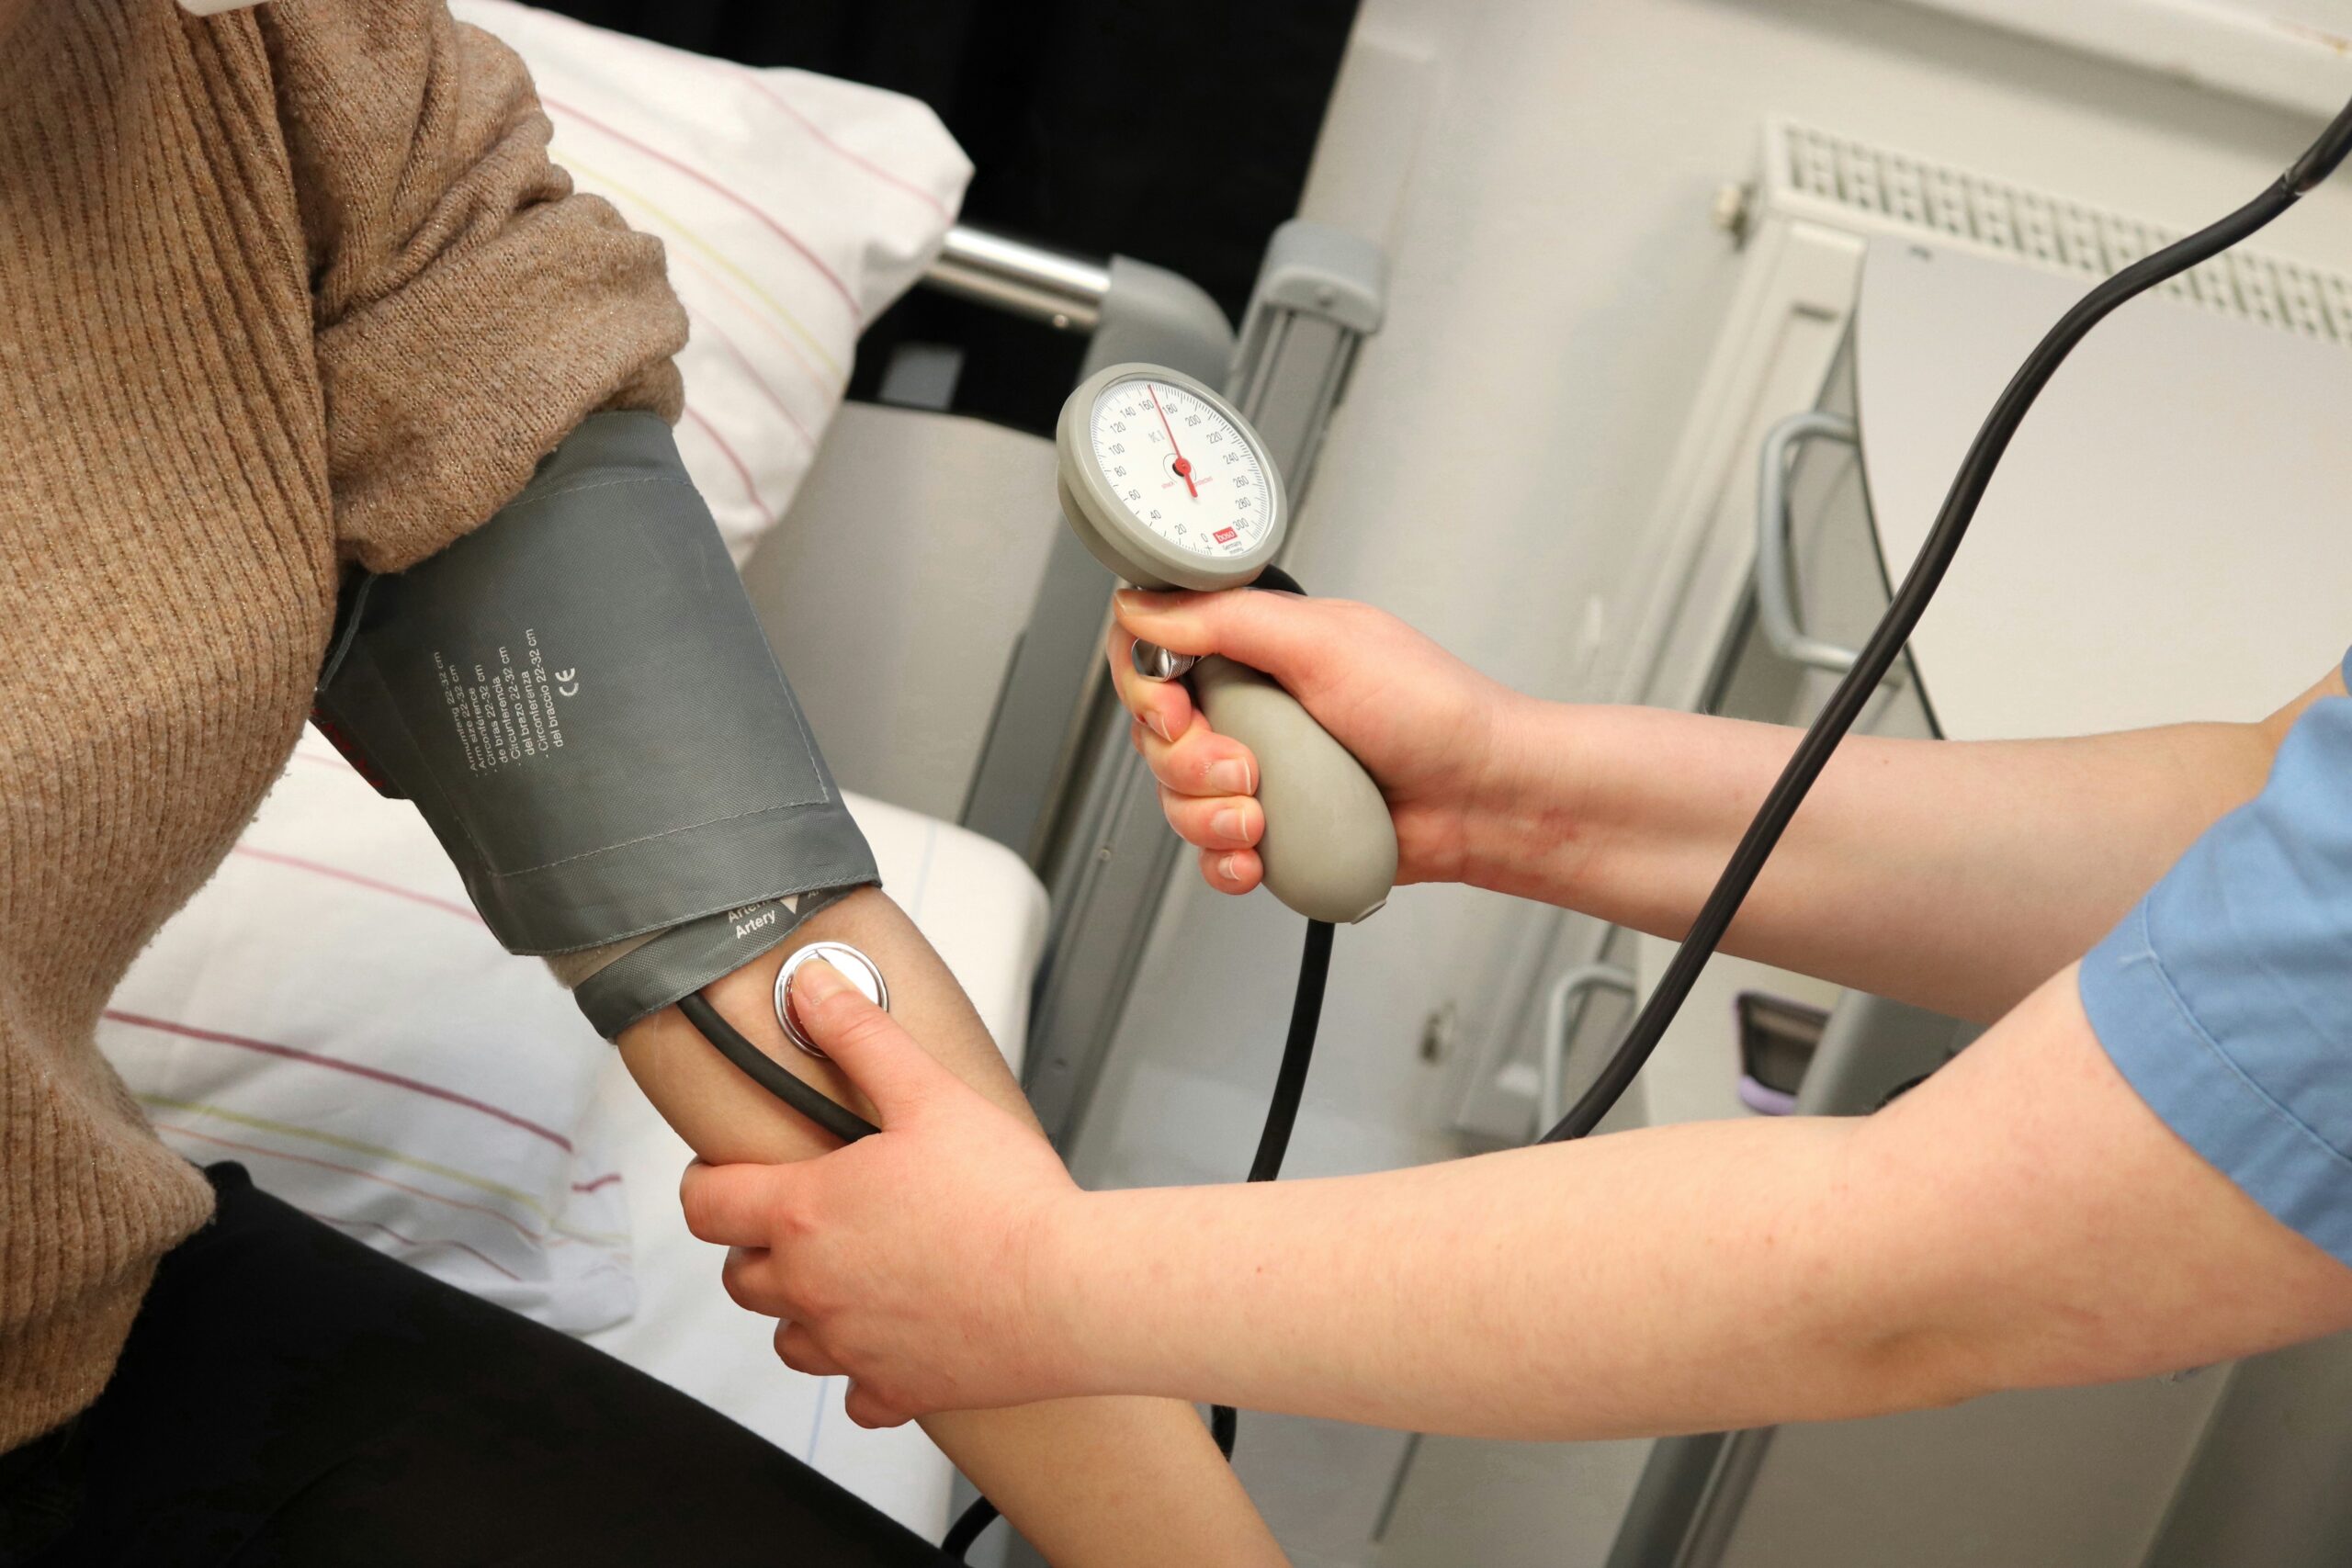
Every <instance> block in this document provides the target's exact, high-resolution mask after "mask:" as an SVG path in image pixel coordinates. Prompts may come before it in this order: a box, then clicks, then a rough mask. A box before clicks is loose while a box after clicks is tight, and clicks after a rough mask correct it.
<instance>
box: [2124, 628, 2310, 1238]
mask: <svg viewBox="0 0 2352 1568" xmlns="http://www.w3.org/2000/svg"><path fill="white" fill-rule="evenodd" d="M2345 667H2346V679H2347V680H2352V655H2347V656H2346V660H2345ZM2082 998H2083V1007H2084V1010H2086V1012H2088V1013H2089V1015H2090V1021H2091V1027H2092V1028H2093V1029H2095V1030H2097V1031H2098V1038H2099V1042H2100V1043H2101V1044H2103V1045H2104V1046H2106V1048H2107V1053H2108V1055H2109V1056H2110V1057H2112V1058H2113V1059H2114V1062H2115V1065H2116V1066H2117V1067H2119V1068H2120V1069H2121V1071H2122V1073H2123V1076H2124V1077H2126V1078H2127V1079H2129V1080H2130V1081H2131V1087H2132V1088H2133V1089H2136V1090H2138V1091H2139V1093H2140V1096H2141V1098H2142V1099H2143V1100H2146V1101H2147V1102H2148V1104H2149V1106H2150V1107H2151V1108H2152V1109H2154V1111H2155V1112H2156V1114H2157V1115H2159V1116H2161V1117H2163V1118H2164V1119H2165V1122H2167V1123H2169V1124H2170V1125H2171V1127H2172V1129H2173V1130H2174V1131H2175V1132H2177V1133H2178V1134H2180V1135H2181V1136H2182V1137H2183V1138H2184V1139H2186V1140H2188V1143H2189V1145H2191V1146H2192V1147H2194V1148H2195V1149H2196V1150H2197V1151H2198V1153H2199V1154H2201V1155H2203V1156H2205V1157H2206V1158H2207V1159H2208V1160H2211V1162H2212V1163H2213V1164H2214V1165H2215V1166H2216V1167H2218V1168H2220V1169H2221V1170H2222V1172H2223V1173H2225V1174H2226V1175H2228V1176H2229V1178H2230V1179H2232V1180H2233V1181H2235V1182H2236V1183H2237V1184H2238V1186H2239V1187H2241V1188H2242V1189H2244V1190H2245V1192H2246V1193H2247V1195H2249V1196H2250V1197H2252V1198H2253V1199H2254V1200H2255V1201H2256V1202H2258V1203H2260V1204H2261V1205H2262V1206H2263V1207H2264V1208H2266V1209H2267V1210H2269V1211H2270V1213H2273V1214H2275V1215H2277V1216H2278V1219H2279V1220H2281V1221H2283V1222H2284V1223H2285V1224H2288V1225H2290V1226H2292V1227H2293V1228H2294V1229H2296V1230H2298V1231H2300V1232H2301V1233H2302V1234H2303V1235H2307V1236H2309V1237H2310V1238H2311V1239H2312V1240H2313V1241H2315V1242H2317V1243H2318V1244H2319V1245H2320V1246H2321V1247H2325V1248H2326V1249H2327V1250H2328V1251H2329V1252H2331V1253H2333V1254H2334V1255H2335V1257H2336V1258H2337V1259H2338V1260H2339V1261H2342V1262H2344V1263H2346V1264H2352V698H2345V697H2328V698H2324V699H2322V700H2321V701H2319V702H2317V703H2315V704H2313V705H2312V706H2311V708H2310V709H2309V710H2307V711H2306V712H2305V713H2304V714H2303V715H2302V716H2301V718H2299V719H2298V720H2297V721H2296V723H2295V726H2294V728H2292V729H2291V730H2290V731H2289V732H2288V735H2287V739H2286V741H2285V743H2284V744H2283V745H2281V746H2280V747H2279V749H2278V760H2277V761H2276V762H2275V763H2274V764H2273V765H2272V768H2271V773H2270V781H2269V783H2268V784H2267V785H2266V786H2265V787H2264V789H2263V791H2262V793H2261V795H2258V796H2256V798H2255V799H2253V800H2251V801H2249V802H2247V803H2246V804H2245V806H2243V807H2239V808H2238V809H2237V810H2235V811H2233V812H2231V813H2230V814H2229V815H2228V816H2227V817H2224V818H2222V819H2221V820H2220V821H2219V822H2216V823H2215V824H2214V825H2213V826H2212V827H2211V829H2208V830H2207V832H2206V834H2205V836H2204V837H2203V838H2201V839H2199V840H2197V842H2196V843H2195V844H2193V845H2191V846H2190V848H2189V850H2188V853H2186V854H2184V855H2182V856H2181V858H2180V861H2179V863H2177V864H2176V865H2175V866H2174V867H2173V868H2172V870H2171V871H2169V872H2167V873H2166V874H2165V878H2164V880H2163V881H2161V882H2159V883H2157V884H2156V886H2154V887H2153V888H2151V889H2150V890H2149V892H2148V895H2147V897H2144V898H2143V899H2142V900H2141V901H2140V904H2139V907H2138V908H2134V909H2133V910H2132V911H2131V914H2129V915H2127V916H2125V917H2124V919H2123V922H2122V923H2121V924H2120V925H2119V926H2117V927H2116V928H2115V930H2114V931H2113V932H2111V933H2110V934H2109V936H2108V938H2107V939H2106V940H2105V941H2104V942H2100V943H2099V944H2098V946H2097V947H2095V948H2093V949H2092V950H2091V952H2090V953H2089V955H2088V956H2087V957H2086V958H2085V959H2084V960H2083V966H2082Z"/></svg>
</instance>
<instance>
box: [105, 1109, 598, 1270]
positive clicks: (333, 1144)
mask: <svg viewBox="0 0 2352 1568" xmlns="http://www.w3.org/2000/svg"><path fill="white" fill-rule="evenodd" d="M138 1100H139V1103H140V1104H141V1105H152V1106H155V1107H157V1108H159V1109H161V1110H164V1111H193V1112H195V1113H196V1114H197V1115H199V1116H211V1117H217V1118H218V1119H220V1121H223V1122H233V1123H234V1124H236V1125H237V1126H240V1127H252V1128H255V1129H257V1130H259V1131H261V1132H264V1133H277V1134H282V1135H283V1136H286V1137H289V1138H303V1139H307V1140H308V1141H310V1142H311V1143H314V1144H324V1145H327V1146H328V1147H329V1148H336V1149H342V1150H344V1151H345V1152H346V1153H349V1154H356V1155H367V1156H371V1157H372V1158H376V1159H381V1160H390V1162H391V1163H392V1164H394V1165H404V1166H406V1167H408V1168H410V1169H411V1170H421V1171H424V1172H426V1173H427V1174H429V1175H433V1176H438V1177H443V1178H446V1179H448V1180H451V1181H456V1182H461V1183H463V1184H464V1185H466V1186H468V1187H471V1188H474V1189H476V1190H479V1191H482V1192H489V1193H492V1194H494V1195H495V1196H497V1197H501V1198H504V1199H507V1200H509V1201H513V1202H516V1203H520V1204H521V1205H523V1207H525V1208H526V1209H528V1210H530V1211H531V1213H535V1214H537V1215H538V1216H539V1218H541V1219H542V1220H545V1221H546V1222H547V1223H548V1228H550V1229H557V1226H556V1223H555V1219H556V1216H555V1211H554V1210H552V1209H549V1208H548V1206H547V1205H546V1204H545V1203H543V1202H541V1201H539V1200H538V1199H537V1198H534V1197H532V1196H531V1195H530V1194H529V1193H528V1192H526V1191H524V1190H521V1189H520V1188H516V1187H509V1186H507V1185H505V1184H504V1183H503V1182H498V1181H492V1180H491V1179H489V1178H488V1177H484V1176H475V1175H472V1174H471V1173H469V1172H467V1171H462V1170H458V1169H457V1168H454V1167H450V1166H446V1165H438V1164H435V1162H434V1161H432V1160H429V1159H417V1158H415V1157H414V1156H410V1155H404V1154H401V1152H399V1151H398V1150H397V1149H387V1148H382V1147H379V1145H375V1144H363V1143H361V1142H360V1141H359V1140H358V1139H356V1138H346V1137H344V1136H343V1135H342V1134H336V1133H323V1132H321V1131H320V1130H319V1129H318V1128H316V1127H301V1126H297V1125H296V1124H294V1123H293V1122H273V1121H271V1120H270V1119H269V1118H268V1117H266V1116H248V1115H247V1114H245V1113H244V1112H243V1111H231V1110H229V1109H228V1108H226V1107H225V1106H220V1105H207V1104H205V1103H203V1102H202V1101H201V1100H171V1099H167V1098H165V1097H164V1096H163V1095H160V1094H142V1095H140V1096H139V1097H138ZM557 1234H559V1235H569V1236H572V1237H575V1238H576V1239H578V1240H581V1241H590V1242H597V1243H601V1244H605V1245H608V1246H616V1247H617V1246H623V1245H626V1244H627V1242H628V1239H629V1238H628V1236H626V1235H620V1234H618V1233H616V1232H604V1231H571V1230H560V1229H557Z"/></svg>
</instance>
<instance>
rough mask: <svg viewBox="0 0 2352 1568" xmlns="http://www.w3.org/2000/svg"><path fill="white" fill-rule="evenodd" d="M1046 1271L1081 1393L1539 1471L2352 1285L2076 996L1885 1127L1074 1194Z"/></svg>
mask: <svg viewBox="0 0 2352 1568" xmlns="http://www.w3.org/2000/svg"><path fill="white" fill-rule="evenodd" d="M1041 1263H1042V1264H1043V1268H1042V1269H1041V1270H1040V1271H1041V1273H1043V1274H1045V1275H1046V1277H1047V1278H1049V1279H1052V1280H1056V1281H1057V1284H1056V1285H1055V1287H1054V1290H1053V1294H1052V1295H1051V1296H1050V1297H1049V1306H1048V1311H1049V1312H1050V1314H1051V1321H1050V1324H1049V1325H1046V1326H1047V1327H1048V1328H1049V1330H1050V1340H1049V1342H1050V1343H1056V1344H1066V1345H1067V1346H1068V1349H1067V1351H1066V1352H1065V1356H1066V1359H1067V1365H1068V1368H1069V1383H1068V1384H1061V1383H1057V1386H1078V1387H1105V1388H1127V1389H1145V1390H1152V1391H1156V1392H1163V1393H1182V1394H1185V1395H1188V1396H1190V1397H1193V1398H1197V1399H1217V1400H1223V1401H1227V1402H1229V1403H1232V1404H1238V1405H1240V1406H1242V1407H1244V1408H1255V1409H1268V1410H1282V1411H1291V1412H1296V1413H1300V1414H1306V1415H1314V1416H1329V1417H1335V1418H1339V1419H1342V1420H1350V1421H1359V1422H1366V1423H1372V1424H1375V1425H1380V1426H1388V1427H1409V1428H1412V1429H1415V1430H1420V1431H1431V1432H1450V1433H1463V1434H1473V1435H1481V1436H1488V1437H1508V1438H1542V1439H1571V1438H1606V1437H1612V1436H1625V1435H1634V1434H1654V1433H1665V1432H1673V1431H1702V1430H1723V1429H1730V1428H1736V1427H1747V1426H1756V1425H1761V1424H1767V1423H1774V1422H1784V1421H1802V1420H1821V1419H1832V1418H1841V1417H1848V1416H1862V1415H1869V1414H1874V1413H1882V1412H1886V1411H1893V1410H1900V1409H1908V1408H1917V1407H1922V1406H1927V1405H1932V1404H1945V1403H1951V1402H1953V1401H1956V1400H1959V1399H1962V1398H1965V1397H1968V1396H1970V1395H1972V1394H1974V1393H1982V1392H1985V1391H1988V1390H1991V1389H1995V1388H2016V1387H2032V1386H2045V1385H2056V1384H2072V1383H2082V1382H2099V1381H2106V1380H2110V1379H2116V1378H2123V1377H2131V1376H2137V1375H2143V1374H2147V1373H2151V1372H2157V1371H2170V1370H2174V1369H2177V1368H2181V1367H2188V1366H2198V1365H2203V1364H2206V1363H2208V1362H2211V1361H2214V1360H2219V1359H2226V1358H2229V1357H2233V1356H2237V1355H2243V1354H2248V1353H2251V1352H2254V1351H2256V1350H2260V1349H2265V1348H2272V1347H2276V1346H2278V1345H2281V1344H2287V1343H2291V1342H2293V1341H2295V1340H2298V1339H2301V1338H2307V1337H2313V1336H2316V1335H2319V1334H2323V1333H2327V1332H2331V1331H2333V1330H2335V1329H2338V1328H2341V1327H2344V1326H2346V1325H2352V1270H2346V1269H2344V1268H2343V1267H2342V1266H2341V1265H2339V1264H2337V1263H2336V1262H2335V1260H2334V1259H2333V1258H2329V1257H2328V1256H2327V1255H2326V1254H2324V1253H2323V1252H2321V1251H2320V1250H2319V1249H2318V1248H2317V1247H2313V1246H2312V1244H2311V1243H2309V1242H2308V1241H2305V1240H2304V1239H2303V1238H2302V1237H2301V1236H2299V1235H2295V1234H2294V1233H2292V1232H2290V1231H2289V1230H2287V1229H2286V1228H2285V1227H2284V1226H2282V1225H2280V1224H2278V1222H2276V1221H2275V1220H2273V1219H2271V1218H2270V1217H2269V1215H2267V1213H2264V1212H2263V1211H2262V1210H2261V1209H2259V1208H2258V1207H2256V1205H2255V1204H2254V1203H2253V1202H2252V1201H2250V1200H2248V1199H2247V1198H2246V1197H2245V1194H2243V1193H2242V1192H2240V1191H2239V1190H2237V1189H2236V1188H2235V1187H2234V1186H2233V1185H2232V1184H2231V1183H2230V1181H2229V1180H2228V1179H2226V1178H2224V1177H2222V1175H2221V1174H2220V1173H2219V1172H2218V1171H2216V1170H2215V1169H2213V1168H2212V1167H2211V1166H2210V1165H2208V1164H2206V1163H2205V1161H2204V1160H2202V1159H2201V1158H2199V1156H2197V1155H2196V1154H2195V1153H2194V1152H2192V1151H2191V1150H2190V1149H2189V1148H2188V1146H2187V1145H2185V1144H2183V1143H2181V1142H2180V1140H2179V1139H2178V1138H2177V1137H2175V1136H2174V1135H2173V1134H2172V1133H2171V1132H2170V1130H2169V1129H2167V1128H2166V1127H2165V1125H2164V1124H2163V1123H2162V1122H2159V1121H2158V1120H2157V1119H2156V1118H2155V1117H2154V1114H2153V1113H2151V1112H2150V1111H2148V1109H2147V1108H2146V1106H2145V1105H2144V1104H2143V1103H2142V1102H2141V1101H2140V1100H2139V1099H2138V1097H2137V1096H2136V1095H2135V1094H2134V1093H2133V1092H2132V1090H2131V1087H2130V1086H2129V1085H2128V1084H2126V1083H2125V1082H2124V1081H2123V1080H2122V1078H2121V1077H2120V1076H2119V1075H2118V1074H2117V1073H2116V1071H2115V1069H2114V1068H2113V1066H2111V1065H2110V1064H2109V1061H2108V1059H2107V1057H2106V1055H2105V1054H2104V1053H2103V1052H2102V1051H2101V1049H2100V1048H2099V1045H2098V1041H2097V1039H2096V1038H2095V1037H2094V1036H2093V1035H2092V1033H2091V1031H2090V1027H2089V1024H2088V1023H2087V1021H2086V1020H2085V1018H2084V1016H2083V1013H2082V1010H2081V1007H2080V1004H2079V1002H2078V1001H2077V999H2076V998H2075V980H2074V973H2073V970H2072V969H2071V967H2070V968H2069V969H2067V970H2066V971H2065V972H2064V973H2063V974H2062V975H2061V976H2058V977H2057V978H2056V979H2054V980H2053V981H2052V982H2051V983H2050V984H2049V985H2047V986H2044V987H2042V988H2041V990H2040V991H2039V992H2037V993H2036V994H2035V995H2034V996H2033V997H2032V998H2030V999H2029V1000H2028V1001H2027V1003H2026V1004H2025V1005H2024V1006H2023V1007H2022V1008H2020V1009H2019V1010H2018V1012H2017V1013H2015V1014H2013V1015H2011V1016H2010V1017H2009V1018H2008V1019H2007V1020H2005V1021H2003V1022H2002V1023H2001V1024H2000V1025H1999V1026H1997V1027H1996V1029H1995V1030H1994V1031H1993V1032H1991V1033H1989V1034H1987V1035H1986V1036H1985V1039H1984V1040H1983V1041H1981V1042H1979V1043H1977V1044H1976V1045H1974V1046H1973V1047H1971V1049H1970V1050H1968V1051H1967V1052H1965V1053H1963V1054H1962V1056H1961V1057H1960V1058H1959V1059H1958V1060H1957V1061H1956V1062H1954V1063H1953V1064H1952V1065H1951V1066H1949V1067H1947V1068H1946V1069H1945V1070H1944V1071H1943V1072H1941V1073H1939V1074H1938V1075H1937V1076H1936V1077H1934V1078H1932V1079H1930V1080H1929V1081H1928V1083H1927V1084H1925V1085H1923V1086H1922V1087H1921V1088H1919V1089H1917V1090H1915V1091H1913V1093H1912V1094H1910V1095H1908V1096H1905V1098H1904V1099H1903V1100H1899V1101H1897V1102H1896V1103H1895V1104H1894V1106H1893V1107H1891V1108H1889V1109H1888V1110H1887V1111H1882V1112H1881V1113H1879V1114H1878V1115H1877V1116H1874V1117H1871V1118H1869V1119H1867V1120H1855V1121H1837V1122H1832V1121H1820V1120H1770V1121H1766V1120H1757V1121H1747V1122H1712V1123H1700V1124H1694V1125H1688V1126H1679V1127H1669V1128H1661V1129H1657V1130H1654V1131H1643V1132H1631V1133H1623V1134H1611V1135H1608V1136H1605V1137H1600V1138H1595V1139H1591V1140H1589V1141H1587V1142H1582V1143H1575V1144H1566V1145H1549V1146H1545V1147H1539V1148H1532V1149H1522V1150H1516V1151H1512V1152H1510V1153H1506V1154H1498V1155H1489V1156H1481V1157H1478V1158H1476V1159H1469V1160H1463V1161H1457V1162H1454V1163H1453V1164H1450V1165H1443V1166H1432V1167H1427V1168H1419V1169H1414V1170H1408V1171H1399V1172H1394V1173H1390V1174H1385V1175H1377V1176H1363V1177H1351V1178H1347V1179H1338V1180H1326V1181H1299V1182H1276V1183H1271V1184H1265V1185H1260V1186H1252V1187H1247V1188H1234V1187H1226V1188H1186V1189H1169V1190H1136V1191H1125V1192H1104V1193H1090V1194H1081V1195H1078V1196H1076V1197H1074V1198H1072V1199H1070V1200H1069V1201H1068V1202H1067V1203H1065V1205H1064V1206H1063V1208H1062V1209H1061V1210H1060V1211H1059V1213H1058V1214H1057V1218H1056V1219H1055V1220H1054V1222H1053V1224H1052V1229H1051V1231H1050V1234H1049V1240H1048V1242H1047V1244H1046V1252H1045V1254H1044V1257H1043V1258H1041Z"/></svg>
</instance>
